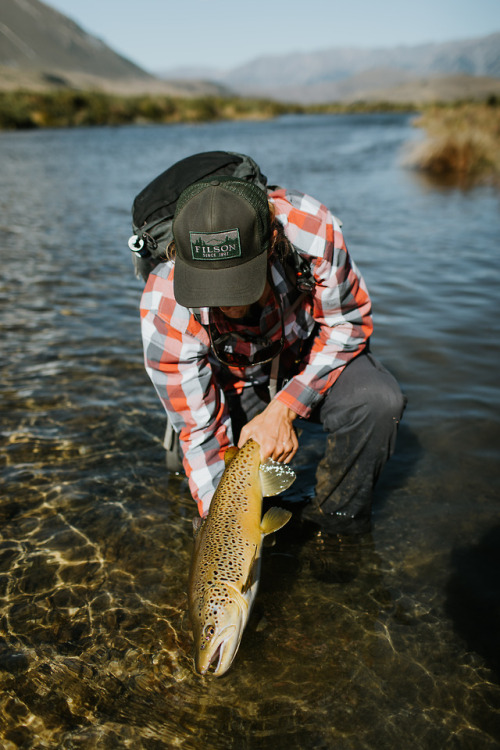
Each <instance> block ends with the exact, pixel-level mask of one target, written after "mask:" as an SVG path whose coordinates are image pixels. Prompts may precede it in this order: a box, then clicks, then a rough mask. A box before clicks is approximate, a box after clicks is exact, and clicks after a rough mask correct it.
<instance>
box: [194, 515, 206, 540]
mask: <svg viewBox="0 0 500 750" xmlns="http://www.w3.org/2000/svg"><path fill="white" fill-rule="evenodd" d="M204 522H205V519H204V518H201V517H200V516H195V517H194V518H193V537H194V538H195V539H196V537H197V536H198V534H199V533H200V529H201V527H202V526H203V524H204Z"/></svg>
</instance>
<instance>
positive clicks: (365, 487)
mask: <svg viewBox="0 0 500 750" xmlns="http://www.w3.org/2000/svg"><path fill="white" fill-rule="evenodd" d="M405 405H406V398H405V397H404V396H403V394H402V393H401V390H400V388H399V385H398V383H397V381H396V380H395V379H394V377H393V376H392V375H391V374H390V372H388V371H387V370H386V369H385V368H384V367H383V366H382V365H381V364H380V362H378V361H377V360H376V359H375V357H373V355H371V354H369V353H367V354H361V355H360V356H358V357H356V359H354V360H353V361H352V362H351V363H350V364H349V365H348V366H347V367H346V368H345V370H344V371H343V372H342V374H341V375H340V377H339V379H338V380H337V381H336V383H335V384H334V385H333V386H332V388H331V389H330V390H329V391H328V393H327V394H326V396H325V398H324V400H323V401H322V402H321V404H320V405H319V407H317V409H316V410H315V412H314V413H313V415H311V418H312V419H313V420H316V419H318V418H319V421H321V423H322V424H323V427H324V429H325V430H326V431H327V432H328V433H329V435H328V438H327V447H326V451H325V455H324V457H323V459H322V460H321V462H320V464H319V467H318V472H317V485H316V495H315V497H314V498H313V499H312V501H311V503H310V504H309V505H308V506H306V508H305V509H304V512H303V514H302V517H303V518H305V519H308V520H311V521H314V522H316V523H318V524H320V526H321V528H322V529H324V531H326V532H327V533H364V532H366V531H369V530H370V518H371V504H372V491H373V488H374V486H375V483H376V481H377V479H378V477H379V475H380V472H381V470H382V468H383V466H384V464H385V463H386V461H387V460H388V459H389V458H390V456H391V455H392V453H393V451H394V447H395V443H396V434H397V429H398V424H399V421H400V419H401V417H402V414H403V411H404V408H405Z"/></svg>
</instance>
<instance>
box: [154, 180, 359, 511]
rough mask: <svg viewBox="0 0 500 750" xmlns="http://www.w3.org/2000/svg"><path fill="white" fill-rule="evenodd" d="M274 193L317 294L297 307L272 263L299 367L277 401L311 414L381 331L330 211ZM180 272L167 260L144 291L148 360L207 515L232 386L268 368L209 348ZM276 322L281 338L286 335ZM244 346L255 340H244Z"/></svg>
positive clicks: (269, 313) (264, 374)
mask: <svg viewBox="0 0 500 750" xmlns="http://www.w3.org/2000/svg"><path fill="white" fill-rule="evenodd" d="M269 200H270V202H271V203H273V204H274V207H275V212H276V218H277V220H278V221H279V222H280V223H281V224H282V225H283V227H284V231H285V234H286V236H287V238H288V239H289V241H290V242H291V243H293V245H294V246H295V247H296V248H297V249H298V251H299V252H300V253H301V255H303V256H304V257H305V258H306V259H307V260H308V261H309V263H310V266H311V270H312V273H313V276H314V280H315V288H314V290H313V292H312V293H311V295H308V296H307V297H305V298H304V299H302V301H301V302H300V304H299V305H298V307H296V309H294V310H293V311H291V310H290V307H291V305H292V303H293V301H294V300H295V299H296V297H297V289H296V287H295V285H294V284H293V283H292V282H290V280H289V279H288V278H287V275H286V273H285V271H284V269H283V267H282V265H281V264H280V263H279V261H277V260H274V261H273V262H272V264H271V273H272V280H273V284H274V288H275V293H276V294H278V295H279V296H280V299H281V303H282V308H283V311H284V323H285V340H286V343H285V349H284V351H283V354H282V359H283V362H284V363H286V372H287V373H289V374H292V376H291V377H290V378H289V379H288V381H286V382H284V384H283V385H282V387H281V390H279V391H278V393H277V395H276V397H275V398H278V399H279V400H280V401H282V402H283V403H285V404H286V405H287V406H288V407H289V408H290V409H292V410H293V411H294V412H296V413H297V414H298V415H299V416H301V417H308V416H309V415H310V413H311V410H312V409H313V408H314V407H315V406H316V405H317V404H318V402H319V401H320V400H321V398H322V397H323V395H324V394H325V393H326V391H327V390H328V389H329V388H331V386H332V385H333V384H334V383H335V381H336V380H337V378H338V377H339V375H340V374H341V372H342V370H343V369H344V367H345V366H346V364H347V363H348V362H349V361H350V360H352V359H353V358H354V357H356V356H357V355H358V354H359V353H360V352H361V351H362V350H363V349H364V348H365V346H366V343H367V340H368V338H369V337H370V335H371V332H372V328H373V326H372V319H371V303H370V298H369V295H368V291H367V289H366V286H365V283H364V281H363V279H362V277H361V274H360V273H359V271H358V269H357V267H356V265H355V263H354V262H353V261H352V260H351V258H350V256H349V253H348V251H347V248H346V245H345V242H344V237H343V234H342V231H341V228H340V225H339V223H338V221H337V220H336V219H335V217H334V216H332V214H331V213H330V212H329V211H328V209H327V208H326V207H325V206H323V205H322V204H321V203H319V202H318V201H316V200H315V199H314V198H311V197H310V196H308V195H304V194H303V193H300V192H297V191H287V190H284V189H281V188H280V189H277V190H274V191H271V192H269ZM173 271H174V263H173V262H170V261H169V262H166V263H161V264H159V265H158V266H157V267H156V268H155V269H154V270H153V271H152V273H151V274H150V276H149V279H148V281H147V284H146V287H145V289H144V293H143V296H142V300H141V320H142V337H143V343H144V356H145V366H146V370H147V372H148V374H149V376H150V378H151V380H152V382H153V385H154V387H155V389H156V391H157V393H158V396H159V397H160V400H161V402H162V404H163V406H164V408H165V410H166V412H167V414H168V417H169V419H170V421H171V423H172V425H173V427H174V429H175V430H176V431H177V432H178V433H179V437H180V442H181V447H182V451H183V454H184V468H185V470H186V474H187V477H188V480H189V487H190V490H191V493H192V495H193V497H194V499H195V501H196V502H197V504H198V510H199V512H200V515H205V514H206V513H207V511H208V508H209V505H210V501H211V499H212V496H213V493H214V491H215V489H216V487H217V484H218V482H219V480H220V477H221V475H222V472H223V471H224V459H223V455H224V452H225V450H226V448H227V447H228V446H229V445H231V444H232V441H233V436H232V428H231V420H230V415H229V411H228V407H227V402H226V397H225V396H226V393H227V392H229V391H232V392H235V393H241V391H242V389H243V388H245V387H248V386H250V385H252V384H262V383H267V382H268V379H269V366H266V365H254V366H252V367H247V368H244V369H236V368H232V367H231V369H228V368H225V367H222V366H221V365H220V364H219V362H218V361H217V359H216V358H215V357H214V355H213V352H212V351H211V349H210V340H209V336H208V333H207V328H206V326H207V325H208V321H209V310H208V308H201V309H200V312H199V316H198V318H199V319H197V318H196V317H195V316H194V314H193V312H192V311H191V310H189V309H187V308H185V307H181V306H180V305H178V304H177V303H176V301H175V298H174V293H173ZM212 313H213V314H215V315H216V311H212ZM277 316H278V312H277V305H276V301H275V300H274V298H273V295H270V298H269V299H268V300H267V301H266V303H265V305H264V308H263V310H262V314H261V318H260V323H259V327H260V330H261V332H262V331H269V330H271V328H272V327H273V325H274V323H275V322H276V320H277ZM222 317H223V316H221V314H220V315H219V323H220V324H221V325H223V324H224V323H223V320H222ZM278 319H279V318H278ZM231 325H233V327H235V326H234V324H233V322H232V323H231ZM236 329H237V326H236ZM278 329H279V326H278V327H277V330H276V331H275V332H274V334H273V338H276V337H278V338H279V336H280V334H281V331H280V330H278ZM246 330H247V331H248V326H246ZM257 332H258V331H257ZM304 344H305V346H304ZM238 346H240V347H245V346H248V344H246V343H244V342H243V343H241V342H240V343H238V342H236V343H235V348H236V347H238ZM297 359H299V361H297Z"/></svg>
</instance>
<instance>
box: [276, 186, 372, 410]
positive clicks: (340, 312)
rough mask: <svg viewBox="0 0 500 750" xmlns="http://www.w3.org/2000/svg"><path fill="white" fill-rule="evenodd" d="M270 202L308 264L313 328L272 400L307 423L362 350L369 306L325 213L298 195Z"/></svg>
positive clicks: (339, 236)
mask: <svg viewBox="0 0 500 750" xmlns="http://www.w3.org/2000/svg"><path fill="white" fill-rule="evenodd" d="M274 202H275V206H276V213H277V218H278V220H279V221H281V222H282V223H283V225H284V227H285V234H286V235H287V237H288V239H289V240H290V241H291V242H292V243H293V244H294V245H295V246H296V247H297V249H298V250H299V251H300V252H301V253H302V254H304V255H306V257H308V258H309V261H310V263H311V270H312V272H313V275H314V279H315V289H314V291H313V294H312V315H313V318H314V320H315V322H316V324H317V331H316V334H315V337H314V340H313V343H312V346H311V347H310V348H309V349H308V351H307V353H306V355H305V357H304V359H303V361H302V362H301V364H300V369H299V372H298V373H297V374H296V375H295V376H294V377H293V378H291V380H289V381H288V383H287V384H286V385H285V387H284V388H283V389H282V390H281V391H279V392H278V394H277V395H276V398H277V399H279V400H280V401H282V402H283V403H285V404H286V405H287V406H288V407H289V408H290V409H292V411H294V412H296V413H297V414H299V415H300V416H302V417H308V416H309V415H310V413H311V410H312V409H313V408H314V406H315V405H316V404H317V403H318V402H319V400H320V399H321V397H322V396H323V394H324V393H325V392H326V391H327V390H328V389H329V388H331V387H332V385H333V384H334V383H335V381H336V380H337V379H338V377H339V376H340V374H341V373H342V371H343V370H344V368H345V367H346V365H347V364H348V363H349V362H350V361H351V360H352V359H354V357H357V356H358V354H360V353H361V352H362V351H363V350H364V349H365V347H366V344H367V341H368V339H369V337H370V335H371V333H372V330H373V323H372V317H371V301H370V297H369V294H368V290H367V288H366V285H365V282H364V280H363V278H362V276H361V274H360V272H359V270H358V268H357V267H356V264H355V263H354V261H353V260H352V259H351V257H350V255H349V252H348V250H347V247H346V244H345V241H344V236H343V234H342V230H341V227H340V225H339V222H338V220H337V219H335V217H334V216H333V215H332V214H331V213H330V211H328V209H327V208H326V207H325V206H323V205H322V204H321V203H319V202H318V201H316V200H314V199H313V198H310V197H309V196H306V195H303V194H302V193H291V194H290V193H287V194H285V193H284V192H283V193H280V191H278V193H277V194H275V200H274Z"/></svg>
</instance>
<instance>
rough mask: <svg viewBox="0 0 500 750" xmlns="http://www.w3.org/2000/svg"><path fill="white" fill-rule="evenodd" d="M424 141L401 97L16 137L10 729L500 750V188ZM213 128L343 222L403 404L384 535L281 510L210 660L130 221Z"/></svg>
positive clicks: (6, 537) (7, 175) (380, 500)
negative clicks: (291, 521) (200, 666)
mask: <svg viewBox="0 0 500 750" xmlns="http://www.w3.org/2000/svg"><path fill="white" fill-rule="evenodd" d="M421 137H422V134H421V133H420V132H419V131H418V130H417V129H415V128H414V127H413V126H412V121H411V118H410V117H409V116H405V115H362V116H361V115H360V116H318V117H285V118H281V119H277V120H273V121H269V122H255V123H251V122H248V123H245V122H238V123H217V124H208V125H198V126H184V125H175V126H165V127H160V126H158V127H157V126H154V127H153V126H151V127H123V128H115V129H113V128H96V129H75V130H59V131H56V130H52V131H50V130H47V131H41V132H21V133H3V134H0V156H1V161H0V164H1V166H0V170H1V176H2V182H1V188H0V205H1V214H0V230H1V243H0V247H1V254H2V269H1V284H0V305H1V318H0V331H1V341H2V363H1V366H2V377H1V381H0V393H1V436H2V440H1V446H0V456H1V503H0V532H1V543H0V607H1V609H0V616H1V620H0V624H1V634H0V637H1V640H0V670H1V671H0V746H1V747H2V748H5V750H11V749H12V748H68V749H69V748H71V749H73V748H74V749H76V748H78V749H79V750H80V749H81V750H87V749H90V748H99V749H101V748H117V747H124V748H134V750H136V749H139V750H140V749H141V748H144V749H147V750H153V749H154V750H156V749H157V748H176V747H178V748H190V749H193V750H197V749H198V748H208V749H210V750H211V749H214V750H219V749H220V750H225V749H226V748H238V749H239V750H241V749H245V748H247V749H252V750H253V748H259V750H260V749H263V750H266V749H267V748H272V749H273V750H281V748H286V749H287V750H290V749H292V748H300V750H309V748H310V749H311V750H312V748H315V749H317V748H320V749H325V750H330V748H335V749H337V748H338V749H340V750H358V748H359V749H361V748H363V749H364V748H367V749H371V748H381V749H385V748H387V750H389V749H390V750H393V748H395V747H401V748H405V749H406V748H411V749H413V748H415V749H417V748H418V749H419V750H420V749H421V750H434V749H436V750H443V749H445V750H448V749H455V748H467V749H469V748H470V749H474V750H475V748H477V749H478V750H479V749H481V750H483V749H485V748H496V747H499V746H500V686H499V680H500V647H499V633H500V583H499V581H500V568H499V562H500V517H499V487H500V482H499V468H498V467H499V462H500V409H499V406H500V393H499V387H498V384H499V374H498V373H499V364H500V356H499V343H498V342H499V340H500V294H499V291H500V290H499V283H498V282H499V278H500V276H499V270H500V254H499V239H500V212H499V194H498V193H497V192H495V190H494V189H493V188H489V187H476V188H472V189H469V190H465V189H460V188H454V187H449V186H448V187H444V186H439V185H434V184H432V183H429V182H427V181H426V180H424V179H423V178H422V177H420V176H418V175H417V174H416V173H415V172H412V171H411V170H409V169H407V168H405V166H404V162H405V155H406V152H407V150H408V148H410V147H411V145H412V144H414V143H415V142H416V141H418V140H419V139H420V138H421ZM219 148H220V149H228V150H235V151H243V152H247V153H249V154H251V155H252V156H253V157H254V158H255V159H256V160H257V161H258V162H259V163H260V164H261V166H262V168H263V171H264V172H265V173H266V174H267V175H268V177H269V178H270V180H271V181H272V182H274V183H279V184H284V185H288V186H291V187H296V188H298V189H300V190H303V191H305V192H309V193H310V194H312V195H314V196H315V197H318V198H319V199H321V200H322V201H323V202H324V203H326V204H327V205H328V206H329V208H331V209H332V210H333V212H334V213H335V214H337V215H338V216H339V217H340V218H341V219H342V220H343V223H344V232H345V235H346V239H347V243H348V246H349V248H350V250H351V253H352V255H353V257H354V258H355V260H356V262H357V263H358V265H359V266H360V268H361V270H362V272H363V274H364V276H365V279H366V281H367V284H368V286H369V289H370V292H371V295H372V298H373V303H374V320H375V326H376V329H375V335H374V337H373V350H374V352H375V353H376V355H377V356H378V357H379V358H380V359H381V360H382V361H383V362H384V364H385V365H386V366H387V367H389V369H391V371H392V372H393V373H394V374H395V375H396V377H397V378H398V379H399V381H400V383H401V385H402V388H403V390H404V391H405V393H406V395H407V396H408V399H409V401H408V407H407V410H406V413H405V417H404V420H403V423H402V426H401V431H400V439H399V444H398V449H397V452H396V455H395V456H394V457H393V459H392V460H391V462H390V463H389V464H388V465H387V467H386V470H385V473H384V475H383V477H382V479H381V481H380V483H379V486H378V488H377V493H376V502H375V509H374V528H373V533H372V534H371V535H368V536H367V537H364V538H362V539H361V541H357V542H354V541H351V540H349V539H347V538H344V539H342V540H340V541H339V542H336V543H332V544H328V543H324V544H321V543H320V542H319V541H318V539H316V538H307V537H304V536H302V535H301V533H300V525H299V524H295V525H293V526H290V529H289V530H288V531H287V530H286V529H284V530H283V531H282V532H280V534H279V535H278V539H277V543H276V545H275V546H274V547H269V548H268V549H266V551H265V557H264V561H263V571H262V579H261V587H260V591H259V595H258V598H257V602H256V606H255V609H254V613H253V615H252V618H251V620H250V623H249V625H248V628H247V630H246V631H245V635H244V638H243V642H242V645H241V647H240V650H239V652H238V655H237V658H236V660H235V662H234V665H233V667H232V668H231V670H230V671H229V672H228V673H227V675H226V676H225V677H223V678H220V679H216V678H202V677H199V676H197V675H195V674H194V672H193V664H192V659H191V634H190V628H189V622H188V620H187V616H186V578H187V569H188V565H189V559H190V554H191V518H192V516H193V515H194V512H195V508H194V504H193V502H192V500H191V499H190V496H189V493H188V491H187V486H186V481H185V479H183V478H182V477H180V476H175V475H174V476H168V474H167V473H166V470H165V468H164V455H163V450H162V446H161V439H162V433H163V429H164V420H163V417H162V414H161V411H160V407H159V402H157V400H156V395H155V394H154V391H153V388H152V386H151V385H150V383H149V380H148V378H147V376H146V375H145V373H144V370H143V365H142V350H141V342H140V335H139V323H138V312H137V311H138V303H139V298H140V293H141V284H140V283H139V282H138V281H137V279H135V277H134V275H133V272H132V262H131V258H130V253H129V250H128V248H127V238H128V236H129V234H130V206H131V203H132V200H133V197H134V196H135V194H136V193H137V192H138V191H139V190H140V189H142V187H143V186H144V185H145V184H146V182H148V181H149V180H150V179H152V178H153V177H154V176H156V175H157V174H158V173H159V172H160V171H162V170H163V169H165V168H166V167H167V166H169V165H170V164H172V163H173V162H174V161H176V160H177V159H180V158H182V157H184V156H187V155H188V154H190V153H195V152H197V151H203V150H210V149H219ZM311 446H312V447H311ZM316 448H317V445H316ZM314 450H315V443H314V439H313V441H312V443H311V444H310V446H309V448H308V449H307V450H306V449H305V448H304V449H303V452H302V460H303V462H304V463H303V468H302V471H301V474H302V476H308V477H313V476H314V466H315V461H317V459H315V458H314ZM308 451H309V452H308ZM311 451H312V454H311ZM311 455H312V457H311Z"/></svg>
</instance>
